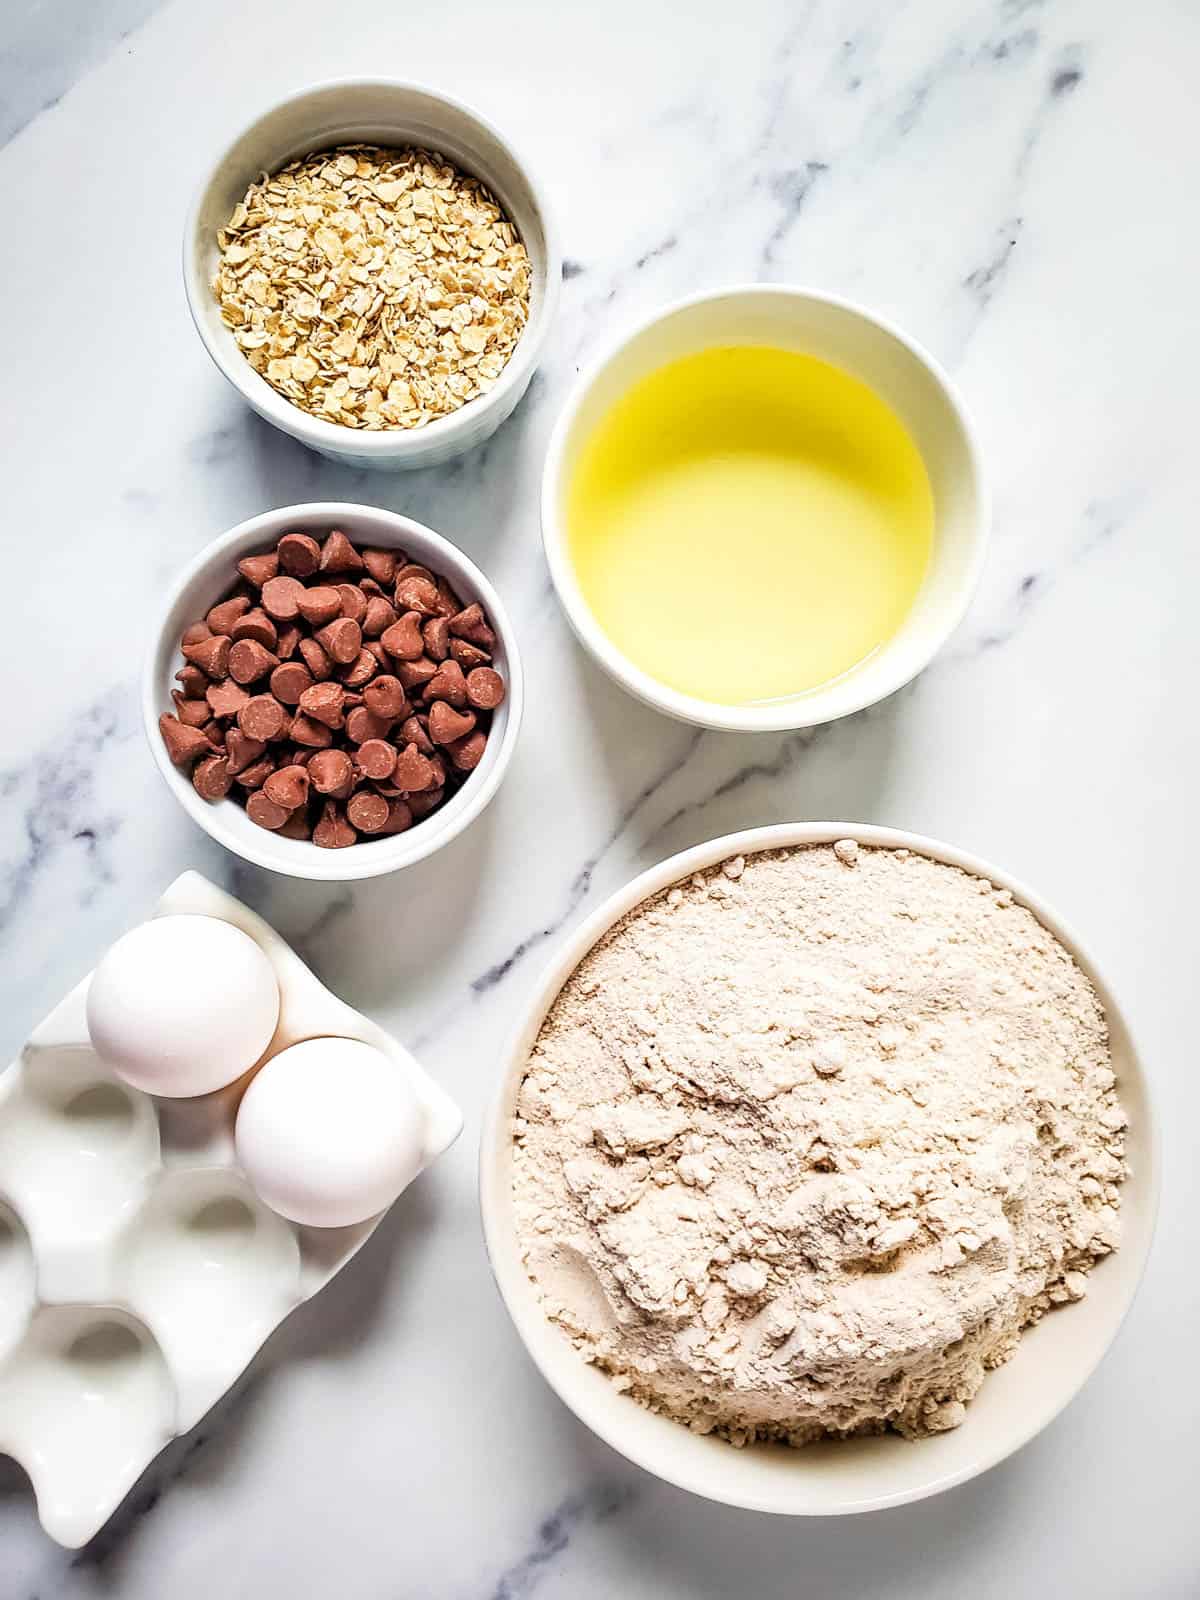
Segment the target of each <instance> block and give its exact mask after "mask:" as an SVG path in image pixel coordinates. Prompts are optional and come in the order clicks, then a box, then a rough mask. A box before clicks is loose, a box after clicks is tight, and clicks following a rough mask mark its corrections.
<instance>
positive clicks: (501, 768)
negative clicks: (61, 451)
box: [141, 500, 525, 883]
mask: <svg viewBox="0 0 1200 1600" xmlns="http://www.w3.org/2000/svg"><path fill="white" fill-rule="evenodd" d="M306 518H307V519H312V520H328V522H329V524H330V526H336V525H337V523H338V522H348V521H350V520H351V519H354V520H355V521H356V522H361V520H362V519H363V518H366V519H367V521H368V522H370V523H373V524H374V525H375V526H376V527H379V528H383V529H387V530H389V531H391V532H393V533H395V534H396V535H397V536H398V542H399V541H400V540H402V539H403V537H404V536H405V535H411V534H412V533H416V534H418V535H419V537H420V538H421V539H423V540H427V541H431V542H432V545H433V548H434V550H435V551H436V552H437V556H438V558H439V559H440V560H442V561H443V562H444V564H445V565H444V573H445V576H446V577H448V578H449V579H450V580H451V581H452V582H453V581H454V578H455V576H456V574H459V573H464V574H466V575H467V576H468V577H469V578H470V581H471V583H472V585H473V586H474V587H475V588H476V589H477V591H478V593H479V596H480V599H481V601H482V603H483V605H484V608H485V609H486V611H487V613H488V617H489V619H490V621H491V623H492V626H493V628H494V629H495V631H496V633H497V635H498V637H499V638H500V639H501V640H502V641H503V644H504V655H505V661H506V667H507V673H506V681H505V687H506V691H507V692H506V695H505V700H504V727H503V731H502V733H501V736H500V744H499V749H498V751H497V753H496V758H495V760H494V762H493V763H492V765H491V767H490V768H489V770H488V771H487V772H485V773H483V775H482V782H481V783H480V784H479V786H478V789H477V790H476V792H475V794H474V795H472V796H471V797H470V800H469V802H468V803H466V804H464V806H463V808H462V810H461V811H460V812H459V813H458V815H457V816H456V817H455V818H453V820H452V821H450V822H449V823H444V824H443V825H442V827H440V828H433V829H431V830H430V831H429V833H428V834H427V835H426V837H425V838H424V839H422V838H421V834H422V831H423V829H422V826H421V825H420V824H418V825H417V826H416V827H414V828H412V829H409V830H406V831H405V832H404V833H400V834H394V835H392V836H391V838H390V839H389V840H388V841H387V843H386V844H384V842H383V841H375V842H376V843H377V846H378V848H377V850H374V851H373V850H363V851H359V850H357V849H355V848H354V847H351V848H349V849H345V850H327V851H322V852H321V853H320V868H322V869H324V870H319V869H314V868H313V867H309V866H305V865H304V864H303V862H301V861H297V862H296V863H295V864H294V865H293V864H287V863H286V860H284V861H281V860H278V859H276V857H275V853H274V852H272V850H271V848H270V845H269V843H268V841H269V840H271V839H273V838H274V835H273V834H271V833H268V832H267V831H266V830H256V831H260V832H262V833H263V835H264V837H263V843H262V845H261V847H260V845H259V843H258V841H257V840H256V839H253V838H251V840H250V841H249V843H246V844H243V843H241V842H238V841H236V840H234V839H231V838H229V837H228V836H227V832H226V830H225V829H224V828H223V826H222V825H221V822H220V812H221V806H220V805H219V804H218V805H211V804H210V803H209V802H207V801H205V800H202V799H201V798H200V796H199V795H198V794H197V793H196V792H195V790H194V789H193V787H192V785H191V783H190V782H189V781H188V780H187V778H186V777H184V776H183V775H182V774H181V773H180V772H179V771H178V769H177V768H176V767H174V766H173V765H172V763H171V761H170V759H169V757H168V756H167V753H166V748H165V747H164V745H163V742H162V737H161V735H160V734H159V731H158V719H159V717H160V716H161V715H162V714H163V712H164V711H165V710H167V709H169V708H168V707H166V706H164V705H163V704H162V701H161V696H160V681H159V675H158V672H157V661H158V656H159V653H160V651H161V649H162V647H163V643H164V640H165V639H166V635H167V621H168V619H169V618H170V615H171V613H172V611H173V610H174V609H175V606H176V605H177V604H178V602H179V600H180V598H181V597H182V595H183V594H184V592H185V590H187V589H188V588H189V587H190V585H191V584H193V583H194V582H196V580H197V579H199V578H202V577H203V575H204V574H205V573H206V572H207V571H208V570H209V569H210V568H212V567H213V566H215V565H216V563H217V562H218V561H220V559H221V558H222V557H224V556H225V555H226V554H227V553H229V552H232V551H233V550H235V549H237V548H238V547H239V546H249V545H251V544H253V543H257V542H258V541H259V540H263V541H266V540H269V539H270V538H271V537H273V536H275V537H277V536H278V535H279V534H280V533H283V532H286V530H287V528H288V526H289V524H291V523H294V522H297V521H300V520H301V519H306ZM353 537H354V538H355V539H357V540H359V541H361V538H362V535H361V533H355V534H353ZM211 604H213V605H215V604H216V601H215V600H214V601H212V602H211ZM176 648H177V643H176ZM141 702H142V726H143V728H144V730H145V734H146V738H147V740H148V742H149V745H150V753H151V756H152V757H153V759H154V764H155V766H156V767H157V768H158V770H159V772H160V773H161V774H162V777H163V780H164V782H165V783H166V785H167V787H168V788H169V789H170V791H171V793H172V794H173V795H174V797H175V799H176V800H178V802H179V803H180V805H181V806H182V807H183V809H184V810H185V811H186V812H187V814H188V815H189V816H190V817H191V819H192V821H193V822H195V823H196V824H197V825H198V826H199V827H201V828H203V829H204V831H205V833H207V834H208V836H209V837H210V838H211V839H214V840H215V841H216V842H217V843H218V844H219V845H222V846H223V847H224V848H225V849H226V850H229V851H230V852H231V853H232V854H233V855H235V856H238V857H240V858H241V859H242V860H244V861H248V862H250V863H252V864H253V865H254V866H257V867H263V868H265V869H266V870H267V871H268V872H277V873H280V874H281V875H282V876H284V877H290V878H300V879H304V880H306V881H308V882H312V883H356V882H360V881H362V880H364V879H367V878H379V877H384V876H386V875H387V874H389V873H392V872H399V871H401V870H402V869H403V868H405V867H411V866H414V865H415V864H416V863H417V862H418V861H423V860H424V859H425V858H426V857H427V856H430V855H433V854H434V852H435V851H437V850H440V849H441V848H442V846H443V845H446V844H449V843H450V842H451V840H453V839H456V838H457V837H458V835H459V834H460V833H462V832H463V831H464V829H466V828H467V827H468V826H469V825H470V824H471V823H472V822H474V821H475V819H476V818H477V817H478V816H480V814H481V813H482V812H483V811H484V810H485V809H486V807H487V806H488V805H489V803H490V802H491V800H492V799H493V797H494V796H495V794H496V791H497V789H499V787H500V784H501V781H502V780H503V778H504V776H505V774H506V772H507V771H508V767H509V763H510V762H511V761H512V757H513V753H514V751H515V749H516V745H517V740H518V738H519V736H520V731H521V719H522V715H523V712H524V704H525V683H524V672H523V668H522V665H521V656H520V650H519V648H518V646H517V640H516V633H515V631H514V629H513V626H512V622H511V620H510V618H509V615H508V612H507V610H506V609H505V606H504V603H503V601H502V600H501V599H500V596H499V594H498V593H497V592H496V589H495V587H494V586H493V584H492V582H491V580H490V579H489V578H488V577H487V575H486V573H484V572H483V570H482V569H481V568H480V567H479V566H478V565H477V564H476V563H475V562H474V561H473V560H472V559H471V557H470V556H468V555H467V554H466V552H465V551H463V550H461V549H460V548H459V547H458V546H457V545H455V544H452V543H451V541H450V540H449V539H447V538H446V537H445V535H444V534H440V533H437V532H436V531H435V530H434V529H433V528H430V527H428V526H427V525H426V524H425V523H423V522H418V521H417V520H416V519H415V518H414V517H407V516H405V515H404V514H403V513H402V512H399V511H389V510H386V509H385V508H384V507H382V506H369V505H359V504H357V503H355V502H354V501H349V500H309V501H305V502H302V503H299V504H296V505H288V506H278V507H276V508H275V509H273V510H271V511H261V512H259V513H258V514H257V515H255V516H253V517H247V518H245V519H244V520H243V521H242V522H239V523H237V524H236V525H235V526H234V527H232V528H229V529H227V530H226V531H225V532H224V533H221V534H218V535H217V537H216V538H215V539H213V540H211V541H210V542H209V543H208V544H206V545H205V546H204V547H203V548H202V549H201V550H199V551H197V553H196V554H195V555H194V556H193V557H192V559H191V560H190V561H189V562H188V563H187V565H186V566H185V567H183V569H182V570H181V571H180V572H179V573H178V574H177V575H176V577H175V578H174V580H173V581H172V582H171V584H170V585H169V587H168V588H167V590H166V592H165V594H164V597H163V599H162V602H161V603H160V605H159V607H158V608H157V611H156V613H155V619H154V625H153V628H152V630H151V633H150V638H149V642H148V644H147V647H146V650H145V654H144V658H143V662H142V673H141ZM477 775H478V774H476V773H472V774H471V775H470V777H469V778H468V780H467V783H466V784H464V785H463V788H462V789H461V790H460V791H459V792H460V793H465V792H466V790H467V788H469V786H470V785H471V782H472V780H473V779H474V778H475V777H476V776H477ZM435 815H436V813H435ZM424 820H425V819H422V821H424ZM429 820H432V819H429ZM406 841H407V846H406V844H405V842H406ZM288 842H292V841H288ZM280 854H285V853H283V852H280ZM325 857H328V858H329V859H328V862H326V861H325ZM355 857H361V858H365V859H358V860H356V859H354V858H355Z"/></svg>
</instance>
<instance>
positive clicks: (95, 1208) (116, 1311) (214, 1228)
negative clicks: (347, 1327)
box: [0, 872, 462, 1548]
mask: <svg viewBox="0 0 1200 1600" xmlns="http://www.w3.org/2000/svg"><path fill="white" fill-rule="evenodd" d="M179 913H190V914H193V915H199V916H209V917H218V918H220V919H222V920H224V921H226V922H229V923H232V924H233V925H234V927H236V928H240V929H241V930H242V932H243V933H246V934H248V935H249V936H250V938H252V939H253V940H254V941H255V943H256V944H257V945H259V946H260V948H261V949H262V950H263V951H264V952H265V954H266V956H267V958H268V960H269V961H270V963H271V966H272V968H273V970H274V973H275V977H276V979H277V981H278V984H279V996H280V1009H279V1022H278V1026H277V1027H276V1030H275V1034H274V1036H273V1038H272V1040H271V1043H270V1045H269V1046H268V1047H267V1050H266V1051H265V1053H264V1055H263V1057H262V1059H261V1061H259V1062H258V1063H257V1064H256V1066H255V1067H254V1068H252V1069H251V1071H250V1072H248V1073H245V1074H243V1075H242V1077H241V1078H239V1079H238V1080H237V1081H236V1082H235V1083H233V1084H230V1085H229V1086H227V1087H226V1088H224V1089H220V1090H217V1091H216V1092H215V1093H212V1094H206V1095H200V1096H197V1097H196V1098H194V1099H187V1100H170V1099H163V1098H160V1097H156V1096H153V1095H149V1094H146V1093H144V1092H142V1091H141V1090H138V1089H134V1088H131V1087H130V1086H129V1085H127V1084H125V1083H123V1082H121V1081H120V1080H119V1079H117V1078H116V1077H114V1075H113V1074H112V1073H111V1072H109V1071H108V1070H107V1069H106V1068H105V1067H104V1066H102V1065H101V1063H100V1061H99V1058H98V1057H97V1056H96V1054H95V1053H94V1051H93V1049H92V1046H91V1042H90V1039H89V1035H88V1029H87V1022H86V999H87V990H88V985H89V983H90V981H91V977H90V975H89V976H88V977H87V978H84V980H83V981H82V983H80V984H78V985H77V986H76V987H75V988H74V989H73V990H72V991H71V992H70V994H68V995H67V996H66V998H65V999H64V1000H62V1001H61V1002H60V1003H59V1005H58V1006H56V1007H55V1009H54V1010H53V1011H52V1012H51V1013H50V1015H49V1016H48V1017H47V1018H46V1019H45V1021H44V1022H42V1024H41V1025H40V1026H39V1027H38V1028H36V1029H35V1030H34V1032H33V1033H32V1035H31V1036H30V1038H29V1040H28V1042H27V1044H26V1046H25V1048H24V1050H22V1052H21V1054H20V1055H19V1056H18V1057H17V1059H16V1060H15V1061H14V1062H13V1063H12V1065H11V1066H10V1067H9V1068H8V1069H7V1070H6V1071H5V1072H4V1073H3V1074H0V1452H2V1453H4V1454H6V1455H10V1456H12V1457H13V1458H14V1459H15V1460H17V1461H18V1462H19V1463H20V1464H21V1465H22V1466H23V1467H24V1469H25V1471H26V1472H27V1473H28V1475H29V1478H30V1481H31V1483H32V1485H33V1490H34V1494H35V1496H36V1499H37V1507H38V1516H39V1518H40V1519H41V1523H42V1526H43V1527H44V1528H45V1530H46V1532H47V1533H48V1534H49V1535H50V1537H51V1538H52V1539H55V1540H57V1542H58V1543H59V1544H62V1545H67V1546H69V1547H71V1548H75V1547H77V1546H79V1545H81V1544H84V1543H85V1542H86V1541H87V1540H88V1539H90V1538H91V1537H92V1535H93V1534H94V1533H96V1531H97V1530H98V1529H99V1528H100V1527H101V1526H102V1525H103V1523H104V1522H105V1521H106V1520H107V1519H108V1517H109V1516H110V1515H111V1514H112V1512H113V1511H114V1510H115V1509H116V1507H117V1506H118V1505H119V1503H120V1502H121V1500H122V1499H123V1498H124V1497H125V1495H126V1493H127V1492H128V1491H129V1489H130V1488H131V1486H132V1485H133V1483H134V1482H135V1480H136V1479H137V1478H138V1477H139V1476H140V1475H141V1473H142V1472H143V1471H144V1470H145V1468H146V1467H147V1466H148V1465H149V1464H150V1462H151V1461H152V1460H153V1459H154V1457H155V1456H156V1455H157V1454H158V1452H159V1451H160V1450H161V1449H162V1448H163V1447H164V1446H165V1445H166V1444H167V1443H168V1442H169V1441H170V1440H171V1439H173V1438H174V1437H176V1436H177V1435H178V1434H181V1433H186V1432H187V1431H188V1429H190V1428H192V1427H194V1426H195V1424H196V1423H197V1422H198V1421H199V1420H200V1418H201V1417H202V1416H203V1415H204V1413H205V1412H206V1411H208V1410H209V1408H210V1407H211V1406H212V1405H214V1404H215V1403H216V1401H217V1400H219V1399H220V1397H221V1396H222V1395H223V1394H224V1393H225V1391H226V1390H227V1389H228V1388H229V1387H230V1385H231V1384H232V1383H233V1382H234V1380H235V1379H236V1378H237V1377H238V1375H239V1374H240V1373H241V1372H242V1371H243V1369H244V1368H245V1367H246V1366H247V1364H248V1363H249V1362H250V1360H251V1358H252V1357H253V1356H254V1354H255V1352H256V1351H257V1350H258V1349H259V1347H260V1346H261V1345H262V1344H263V1342H264V1341H265V1340H266V1338H267V1337H268V1335H269V1334H270V1333H272V1332H273V1331H274V1329H275V1328H277V1327H278V1326H279V1324H280V1323H281V1322H282V1321H283V1319H284V1318H285V1317H286V1316H287V1315H288V1314H289V1313H290V1312H291V1311H293V1310H294V1309H295V1308H296V1307H297V1306H298V1305H301V1304H302V1303H303V1302H304V1301H305V1300H308V1299H310V1298H311V1297H312V1296H313V1295H314V1294H316V1293H317V1291H318V1290H319V1289H321V1288H323V1287H324V1285H325V1284H326V1283H328V1282H329V1280H330V1278H332V1277H333V1276H334V1275H335V1273H337V1272H338V1271H339V1270H340V1269H341V1268H342V1267H343V1266H344V1265H345V1264H346V1262H347V1261H349V1259H350V1257H351V1256H352V1255H354V1253H355V1252H356V1251H357V1250H358V1249H359V1248H360V1247H361V1246H362V1245H363V1244H364V1243H365V1242H366V1240H367V1239H368V1238H369V1237H370V1235H371V1234H372V1233H373V1232H374V1230H375V1228H376V1227H377V1225H378V1224H379V1222H380V1220H381V1218H382V1216H383V1214H384V1213H383V1212H380V1213H379V1214H378V1215H377V1216H374V1217H371V1218H369V1219H368V1220H367V1221H365V1222H362V1223H358V1224H355V1225H354V1226H352V1227H343V1228H311V1227H303V1226H299V1225H297V1224H294V1223H291V1222H288V1221H286V1220H285V1219H284V1218H283V1217H281V1216H279V1215H277V1214H276V1213H275V1212H274V1211H271V1210H269V1209H268V1207H267V1206H266V1205H265V1204H264V1203H263V1202H262V1201H261V1200H260V1199H259V1198H258V1197H257V1195H256V1194H255V1193H254V1190H253V1189H252V1188H251V1186H250V1184H249V1183H248V1181H247V1180H246V1178H245V1176H244V1174H243V1173H242V1172H241V1170H240V1169H239V1167H238V1165H237V1161H236V1157H235V1154H234V1139H233V1131H234V1120H235V1117H236V1113H237V1107H238V1103H239V1101H240V1099H241V1095H242V1093H243V1091H244V1089H245V1087H246V1085H247V1083H248V1082H249V1081H250V1079H251V1078H252V1077H253V1075H254V1072H255V1071H257V1070H258V1067H260V1066H261V1065H262V1064H263V1063H264V1062H266V1061H268V1060H269V1059H270V1058H271V1057H272V1056H274V1055H277V1054H278V1053H279V1052H280V1051H281V1050H284V1049H286V1048H287V1047H288V1046H289V1045H293V1044H298V1043H299V1042H300V1041H301V1040H304V1039H311V1038H317V1037H330V1036H333V1037H340V1038H347V1039H357V1040H361V1041H362V1042H363V1043H365V1044H368V1045H373V1046H374V1047H375V1048H376V1049H377V1050H380V1051H382V1052H383V1054H384V1055H386V1056H387V1057H388V1058H389V1059H390V1060H392V1061H394V1062H395V1064H396V1067H397V1070H399V1071H400V1072H403V1073H404V1074H405V1075H406V1076H407V1077H408V1079H409V1081H410V1083H411V1085H412V1089H413V1092H414V1094H415V1096H416V1099H417V1101H418V1103H419V1105H420V1107H421V1109H422V1111H423V1113H424V1141H423V1151H422V1163H421V1166H422V1169H423V1168H424V1167H425V1166H428V1164H429V1163H430V1162H431V1161H433V1160H434V1159H435V1158H436V1157H437V1156H438V1155H440V1154H441V1153H442V1151H444V1150H445V1149H446V1148H447V1147H448V1146H449V1145H450V1144H452V1143H453V1141H454V1140H455V1138H456V1137H457V1136H458V1134H459V1132H460V1130H461V1128H462V1117H461V1115H460V1113H459V1111H458V1109H457V1107H456V1106H455V1105H454V1103H453V1102H452V1101H451V1100H450V1099H449V1098H448V1096H446V1095H445V1094H444V1093H443V1092H442V1090H441V1089H439V1088H438V1086H437V1085H436V1084H435V1083H434V1082H433V1081H432V1080H431V1079H430V1078H429V1076H428V1075H427V1074H426V1073H425V1071H424V1070H423V1069H422V1068H421V1067H420V1066H419V1065H418V1063H417V1062H416V1061H415V1060H414V1059H413V1058H412V1056H410V1055H409V1054H408V1052H407V1051H406V1050H404V1049H403V1048H402V1047H401V1046H400V1045H399V1044H398V1043H397V1042H396V1041H395V1040H394V1039H393V1038H392V1037H391V1036H390V1035H389V1034H387V1033H385V1032H384V1030H383V1029H382V1028H379V1027H377V1026H376V1025H375V1024H374V1023H372V1022H371V1021H369V1020H368V1019H367V1018H366V1017H364V1016H362V1015H360V1014H359V1013H358V1012H357V1011H354V1010H352V1009H351V1008H350V1007H349V1006H347V1005H345V1004H343V1002H342V1001H340V1000H338V999H337V998H336V996H334V995H332V994H331V993H330V992H329V991H328V990H327V989H326V988H325V987H324V986H323V985H322V984H321V983H319V982H318V981H317V979H316V978H315V977H314V976H313V975H312V973H311V972H310V971H309V970H308V968H307V967H306V966H305V965H304V963H303V962H302V961H301V960H300V958H299V957H298V956H297V955H296V953H295V952H294V951H293V950H292V949H291V948H290V947H289V946H288V945H287V944H286V943H285V942H284V941H283V940H282V939H281V938H280V937H279V935H278V934H277V933H275V932H274V930H273V929H272V928H270V927H269V926H268V925H267V924H266V923H265V922H264V921H263V920H262V919H261V918H260V917H258V916H256V915H255V914H254V913H253V912H252V911H250V910H248V909H247V908H246V907H245V906H243V905H242V904H241V903H240V902H239V901H237V900H234V899H233V898H232V897H231V896H229V895H227V894H225V893H223V892H222V891H221V890H220V889H217V888H215V887H214V886H213V885H212V884H210V883H208V882H207V880H206V879H204V878H202V877H201V876H200V875H199V874H198V873H195V872H186V873H184V874H183V875H182V877H180V878H177V879H176V880H175V882H174V883H173V884H172V885H171V887H170V888H169V889H168V890H167V892H166V893H165V894H164V895H163V897H162V899H161V900H160V901H159V903H158V905H157V906H156V907H155V910H154V913H153V915H154V916H166V915H174V914H179Z"/></svg>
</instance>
